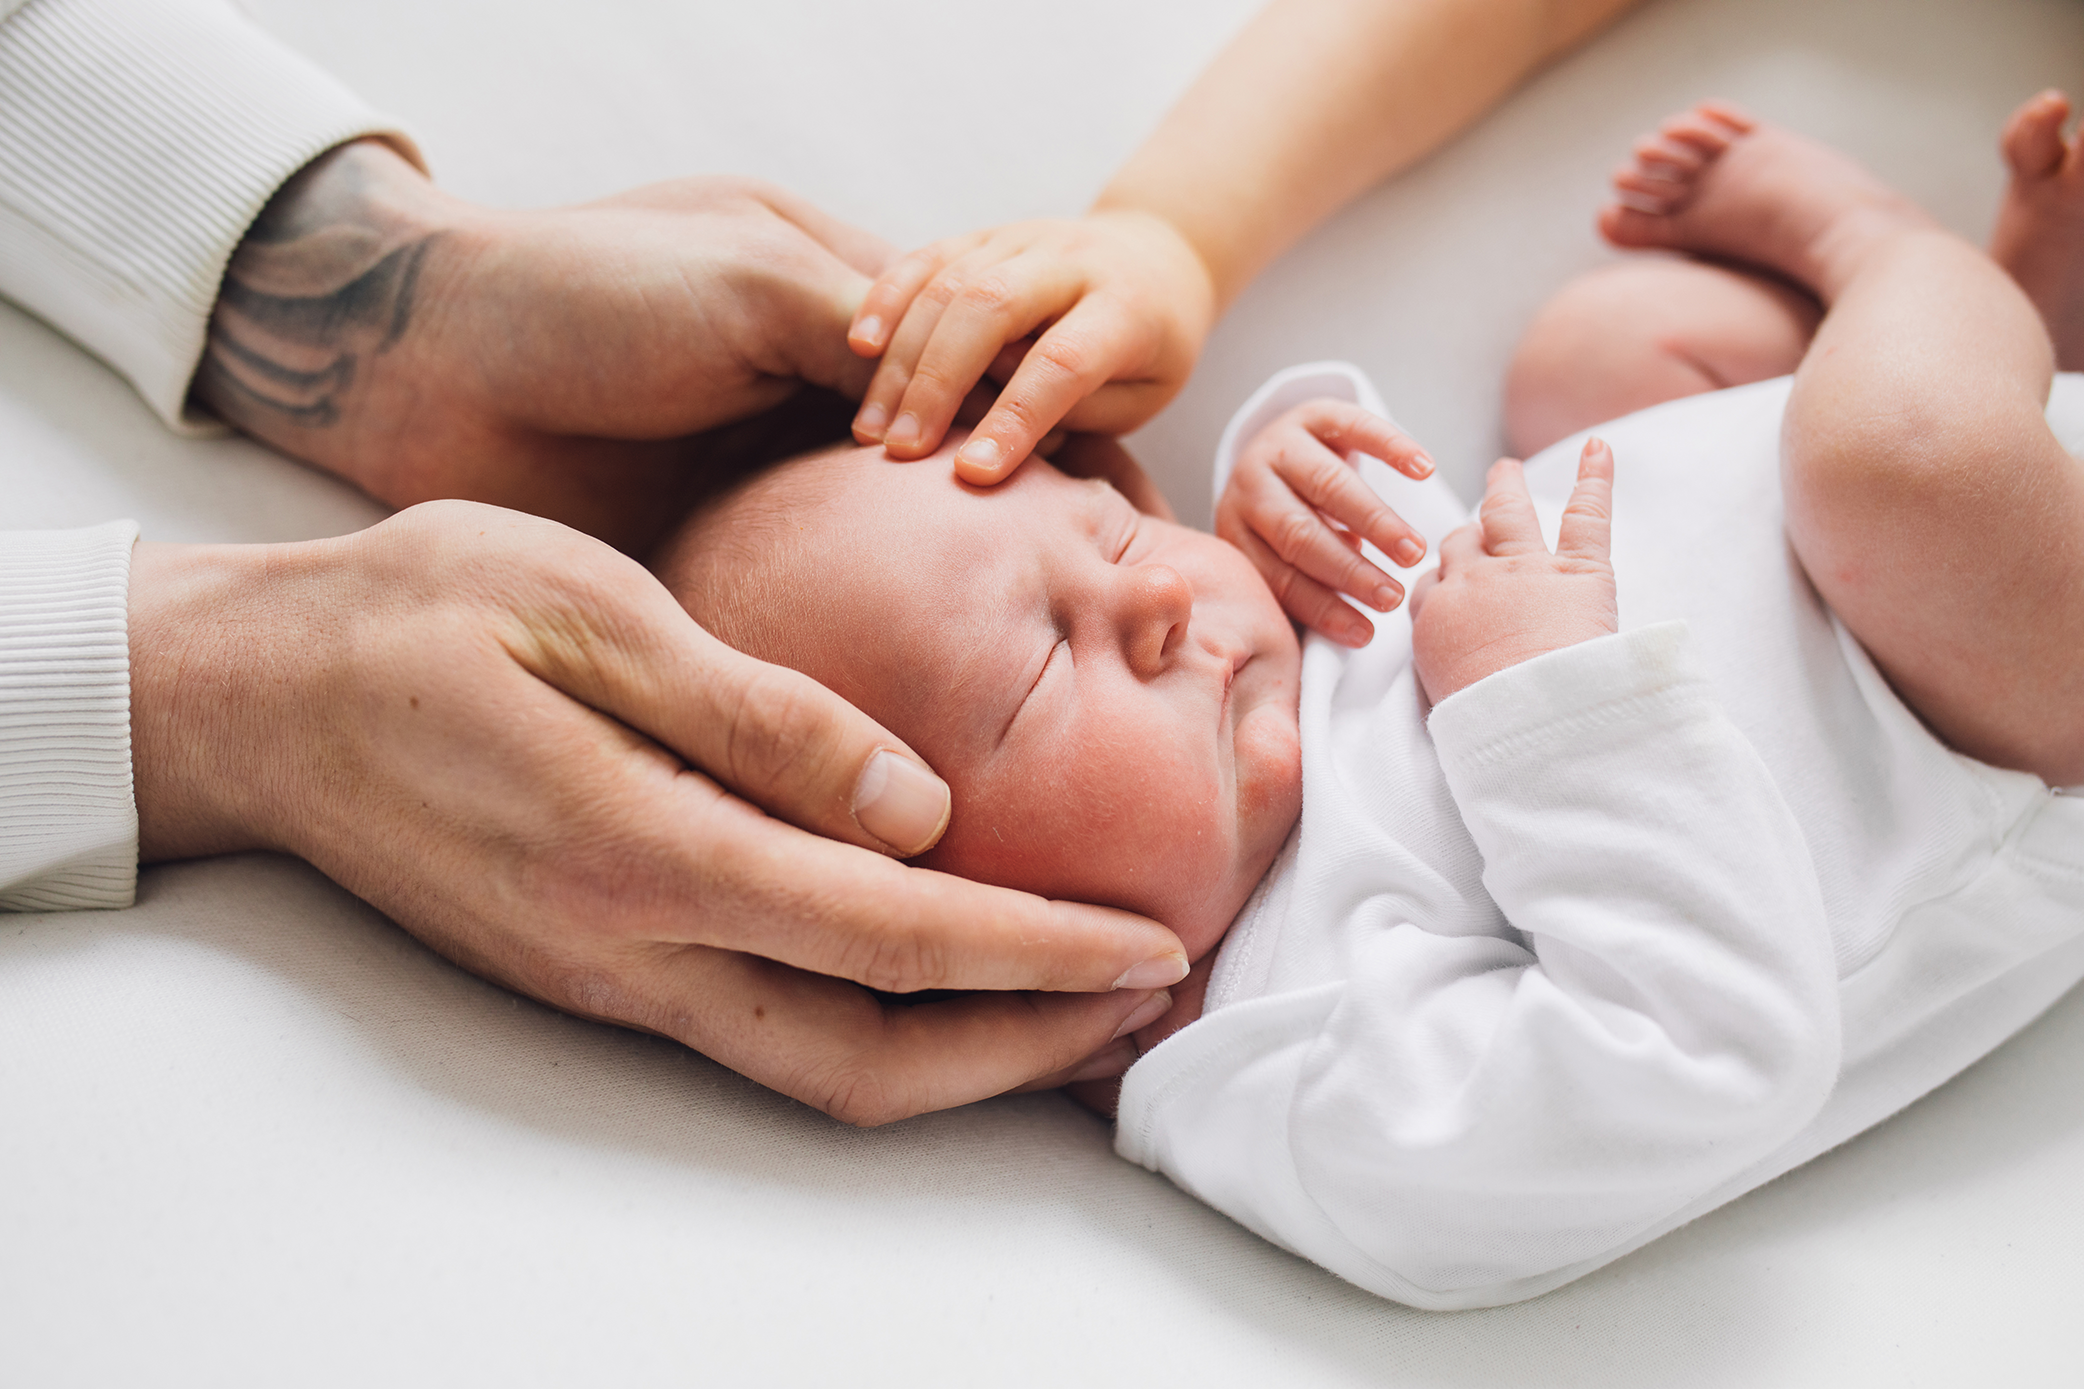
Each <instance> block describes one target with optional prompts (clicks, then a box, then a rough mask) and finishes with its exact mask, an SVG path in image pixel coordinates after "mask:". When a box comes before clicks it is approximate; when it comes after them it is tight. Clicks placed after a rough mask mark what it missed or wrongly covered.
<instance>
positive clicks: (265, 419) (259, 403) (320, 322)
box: [195, 145, 441, 434]
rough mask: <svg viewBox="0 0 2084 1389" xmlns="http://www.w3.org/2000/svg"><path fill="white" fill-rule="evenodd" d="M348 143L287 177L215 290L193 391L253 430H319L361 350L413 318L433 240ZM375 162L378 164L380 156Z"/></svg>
mask: <svg viewBox="0 0 2084 1389" xmlns="http://www.w3.org/2000/svg"><path fill="white" fill-rule="evenodd" d="M380 158H381V156H376V155H373V154H371V153H370V152H368V151H364V150H359V149H358V148H357V147H355V146H352V145H350V146H346V147H344V148H342V149H339V150H335V151H333V152H332V153H331V154H328V155H326V156H324V157H323V158H321V159H319V160H317V161H315V162H314V163H313V164H312V165H311V166H310V167H309V168H307V169H306V170H305V171H304V172H302V173H300V174H299V175H298V176H297V177H296V178H294V179H292V180H291V181H290V182H289V183H288V184H286V185H285V186H284V187H283V188H282V190H281V191H280V192H279V193H277V194H276V195H275V197H274V199H273V200H271V201H270V202H269V204H268V206H267V207H266V208H264V209H262V211H261V215H260V216H259V217H258V218H257V219H255V221H254V224H253V226H252V228H251V229H250V230H249V231H248V232H247V234H246V238H245V240H244V241H242V242H241V243H240V245H239V250H238V252H237V254H235V255H234V256H233V257H232V262H231V265H230V266H229V267H228V268H227V270H226V272H225V277H224V283H223V285H222V287H221V288H220V289H219V291H218V297H217V307H216V310H215V312H213V313H212V315H211V317H210V329H209V337H208V340H207V342H206V344H205V347H204V352H203V360H202V364H201V366H200V368H199V370H198V371H197V373H196V380H195V393H196V395H197V396H198V397H199V398H200V399H201V400H202V401H203V402H204V403H205V404H207V405H209V406H210V407H211V408H212V409H214V410H216V411H217V412H218V413H219V414H220V415H222V416H224V417H225V418H226V419H228V420H230V421H232V422H233V423H235V424H238V425H241V426H242V427H245V428H247V429H249V430H251V431H253V432H256V433H262V434H266V433H267V432H268V428H267V426H268V425H269V424H270V423H271V422H272V423H274V424H276V425H283V424H287V425H292V426H295V427H297V428H302V429H325V428H329V427H331V426H332V425H335V424H337V423H339V420H340V415H341V402H342V399H343V398H344V397H345V395H346V394H347V392H348V390H349V388H350V387H352V386H353V385H354V383H355V379H356V376H357V375H358V367H359V365H360V362H361V359H362V358H363V357H365V356H378V355H381V354H382V353H384V352H387V351H389V350H390V349H391V348H392V347H394V346H396V345H397V344H398V342H399V341H401V340H402V339H403V338H404V337H405V335H406V333H407V331H408V330H409V329H410V327H411V326H412V318H413V306H414V296H415V292H416V291H417V289H418V287H419V279H420V271H421V267H422V266H423V264H424V263H425V261H426V258H427V253H428V251H429V250H430V249H431V248H432V247H433V246H434V245H435V243H436V242H438V241H439V240H440V239H441V233H440V232H430V231H426V230H425V229H424V227H423V225H422V224H418V223H415V222H413V221H411V220H410V219H409V218H407V217H406V216H405V215H404V214H403V213H401V212H400V210H399V209H398V208H397V206H396V205H395V203H394V202H393V201H392V200H389V199H386V198H385V197H383V196H382V193H383V190H382V189H381V188H380V187H377V186H376V184H377V181H378V177H379V176H378V175H374V174H373V173H372V161H373V160H378V159H380ZM375 167H376V168H379V169H380V168H381V167H382V165H381V164H378V165H376V166H375Z"/></svg>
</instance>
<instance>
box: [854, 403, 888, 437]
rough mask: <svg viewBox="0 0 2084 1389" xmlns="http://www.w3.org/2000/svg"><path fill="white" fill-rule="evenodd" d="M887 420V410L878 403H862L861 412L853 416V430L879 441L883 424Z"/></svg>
mask: <svg viewBox="0 0 2084 1389" xmlns="http://www.w3.org/2000/svg"><path fill="white" fill-rule="evenodd" d="M889 422H890V412H889V411H888V410H885V409H884V408H883V407H882V406H880V405H864V406H862V407H861V413H860V414H858V415H856V416H854V432H855V433H856V434H865V435H867V436H868V437H869V438H871V439H875V440H879V441H880V440H881V439H882V437H883V426H884V425H886V424H888V423H889Z"/></svg>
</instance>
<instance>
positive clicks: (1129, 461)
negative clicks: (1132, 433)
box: [1036, 434, 1179, 521]
mask: <svg viewBox="0 0 2084 1389" xmlns="http://www.w3.org/2000/svg"><path fill="white" fill-rule="evenodd" d="M1042 442H1043V444H1044V446H1045V447H1044V448H1041V449H1037V450H1036V452H1037V453H1041V454H1043V455H1044V456H1045V457H1047V458H1048V459H1049V461H1050V462H1051V463H1054V464H1055V465H1056V467H1057V471H1058V472H1061V473H1065V474H1068V475H1069V476H1071V477H1097V478H1105V479H1106V480H1107V481H1108V482H1110V483H1112V484H1113V485H1114V490H1115V491H1117V492H1119V493H1121V494H1122V495H1123V496H1124V497H1127V498H1128V499H1129V504H1130V505H1131V506H1133V507H1135V508H1136V509H1137V510H1138V511H1140V512H1142V513H1143V514H1144V515H1146V516H1155V517H1157V518H1158V519H1159V520H1161V521H1177V520H1178V519H1179V518H1178V517H1177V516H1174V515H1173V514H1172V504H1171V503H1169V502H1167V501H1166V500H1165V494H1164V493H1163V492H1160V491H1159V490H1158V485H1157V484H1156V483H1155V482H1152V481H1151V479H1150V474H1148V473H1146V472H1144V471H1143V469H1142V467H1141V466H1139V465H1138V463H1137V462H1136V460H1135V459H1134V458H1131V457H1130V456H1129V451H1128V450H1127V449H1125V448H1123V447H1122V441H1121V440H1119V439H1117V438H1115V437H1114V436H1113V435H1112V434H1066V435H1065V436H1064V439H1063V442H1062V443H1061V444H1059V445H1057V447H1056V450H1055V452H1053V453H1051V452H1049V451H1048V449H1047V445H1048V443H1049V441H1048V440H1047V439H1045V440H1043V441H1042Z"/></svg>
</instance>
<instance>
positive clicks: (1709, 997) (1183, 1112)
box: [1119, 624, 1839, 1307]
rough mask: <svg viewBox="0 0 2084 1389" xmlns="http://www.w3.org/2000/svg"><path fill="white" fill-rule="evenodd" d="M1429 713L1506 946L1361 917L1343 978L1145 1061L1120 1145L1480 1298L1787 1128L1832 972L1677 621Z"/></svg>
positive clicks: (1819, 1071) (1225, 1014)
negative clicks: (1505, 926)
mask: <svg viewBox="0 0 2084 1389" xmlns="http://www.w3.org/2000/svg"><path fill="white" fill-rule="evenodd" d="M1430 730H1431V733H1432V737H1433V740H1434V744H1435V747H1436V749H1437V751H1438V754H1439V757H1440V760H1441V764H1442V767H1443V769H1444V771H1445V774H1446V777H1447V780H1448V784H1449V787H1450V789H1451V790H1452V793H1453V795H1454V799H1455V801H1456V803H1457V804H1458V805H1459V806H1460V808H1461V811H1462V815H1463V819H1464V822H1465V823H1466V825H1467V827H1468V829H1469V832H1470V834H1471V836H1472V837H1473V838H1474V840H1475V841H1476V844H1477V847H1478V848H1479V849H1480V850H1481V852H1482V856H1483V862H1484V865H1485V867H1484V877H1483V881H1484V886H1485V888H1486V889H1487V890H1488V892H1489V893H1490V895H1491V897H1492V898H1493V899H1494V900H1495V901H1496V903H1497V904H1498V907H1499V908H1500V909H1501V910H1502V911H1503V912H1504V914H1505V916H1506V917H1507V919H1508V920H1509V921H1510V923H1511V925H1512V926H1513V927H1514V928H1515V929H1516V931H1517V932H1518V933H1519V934H1518V939H1514V938H1512V936H1511V935H1510V934H1507V935H1504V936H1501V935H1493V934H1475V935H1469V934H1451V933H1448V932H1445V931H1432V930H1427V929H1424V928H1423V927H1422V926H1420V925H1418V924H1414V923H1413V922H1411V921H1409V920H1399V919H1398V918H1397V917H1395V916H1394V915H1390V914H1387V912H1385V913H1384V914H1382V915H1381V916H1380V917H1379V919H1373V920H1366V921H1354V922H1349V923H1347V924H1346V925H1345V926H1344V927H1342V928H1341V929H1346V930H1348V932H1349V936H1350V941H1349V952H1348V954H1347V956H1346V959H1347V966H1346V970H1345V972H1346V977H1345V978H1344V979H1342V980H1339V981H1336V982H1332V983H1327V984H1324V985H1320V986H1317V987H1314V988H1310V989H1307V990H1304V991H1301V992H1291V993H1286V994H1276V995H1272V996H1268V997H1263V998H1258V999H1253V1000H1250V1001H1247V1002H1243V1003H1238V1004H1234V1005H1232V1006H1230V1007H1228V1008H1225V1009H1223V1010H1221V1011H1220V1012H1218V1013H1215V1014H1212V1015H1211V1016H1210V1017H1208V1018H1206V1019H1204V1020H1203V1021H1202V1022H1200V1023H1196V1024H1195V1025H1193V1026H1191V1027H1189V1028H1187V1029H1185V1030H1184V1031H1182V1032H1180V1033H1179V1034H1177V1036H1175V1037H1174V1038H1173V1039H1171V1040H1170V1041H1168V1042H1166V1043H1165V1044H1164V1045H1163V1046H1161V1047H1159V1048H1157V1049H1156V1050H1155V1051H1153V1052H1152V1054H1151V1056H1150V1057H1147V1058H1145V1061H1144V1063H1142V1064H1139V1066H1138V1067H1137V1068H1135V1069H1134V1070H1132V1071H1131V1072H1130V1074H1129V1078H1128V1081H1127V1083H1126V1084H1125V1086H1124V1092H1123V1103H1122V1114H1123V1130H1122V1133H1121V1136H1120V1139H1119V1146H1120V1148H1121V1151H1122V1152H1123V1153H1124V1155H1125V1156H1128V1157H1131V1158H1132V1159H1134V1160H1137V1161H1141V1162H1143V1163H1145V1164H1146V1165H1148V1166H1152V1167H1156V1168H1159V1169H1160V1170H1163V1171H1165V1172H1167V1173H1168V1174H1169V1175H1172V1176H1173V1177H1174V1178H1175V1179H1176V1180H1178V1181H1180V1183H1181V1184H1182V1185H1183V1186H1185V1187H1187V1188H1188V1189H1189V1190H1190V1191H1193V1192H1195V1193H1196V1194H1197V1195H1200V1196H1202V1197H1203V1198H1204V1199H1207V1200H1209V1201H1210V1202H1211V1203H1212V1204H1215V1205H1217V1206H1219V1207H1220V1208H1222V1209H1224V1210H1225V1211H1227V1212H1229V1213H1230V1214H1232V1215H1233V1216H1235V1217H1237V1218H1238V1219H1239V1220H1241V1221H1242V1222H1243V1223H1245V1224H1246V1225H1249V1226H1251V1227H1252V1228H1253V1229H1255V1230H1258V1231H1259V1232H1260V1233H1261V1234H1264V1235H1266V1236H1268V1237H1269V1238H1271V1239H1274V1240H1275V1241H1277V1242H1278V1243H1281V1244H1283V1245H1285V1246H1287V1247H1289V1248H1290V1249H1293V1250H1295V1251H1296V1252H1298V1253H1301V1254H1304V1255H1306V1256H1307V1257H1309V1258H1312V1259H1314V1260H1316V1261H1317V1262H1319V1263H1322V1264H1324V1265H1325V1266H1326V1267H1328V1268H1331V1269H1332V1270H1334V1271H1335V1272H1338V1273H1340V1274H1342V1275H1343V1276H1345V1277H1347V1278H1349V1279H1351V1280H1352V1281H1354V1282H1356V1283H1359V1284H1361V1285H1362V1286H1364V1287H1367V1288H1370V1289H1372V1290H1373V1291H1375V1292H1378V1293H1381V1294H1383V1295H1385V1296H1388V1297H1392V1298H1395V1299H1397V1300H1398V1301H1402V1302H1408V1303H1412V1304H1414V1305H1418V1306H1426V1307H1467V1306H1482V1305H1490V1304H1495V1303H1500V1302H1508V1301H1514V1300H1517V1299H1519V1298H1523V1297H1531V1296H1534V1295H1535V1294H1537V1293H1540V1292H1544V1291H1547V1290H1548V1289H1549V1288H1552V1287H1555V1286H1557V1285H1559V1284H1561V1283H1563V1282H1567V1281H1568V1280H1569V1279H1571V1278H1573V1277H1576V1276H1578V1275H1580V1274H1582V1273H1585V1272H1588V1271H1589V1270H1590V1269H1592V1268H1594V1267H1597V1266H1598V1265H1599V1264H1601V1263H1604V1262H1606V1261H1607V1260H1608V1259H1610V1258H1613V1257H1615V1256H1616V1255H1618V1254H1620V1253H1622V1252H1625V1250H1626V1249H1628V1248H1630V1247H1632V1245H1633V1244H1635V1243H1639V1242H1640V1240H1641V1239H1642V1238H1646V1237H1647V1234H1646V1232H1648V1233H1655V1231H1656V1228H1657V1227H1658V1225H1659V1222H1660V1221H1668V1220H1669V1219H1670V1218H1671V1217H1673V1216H1674V1214H1675V1213H1677V1212H1679V1211H1680V1210H1682V1209H1683V1208H1684V1207H1685V1206H1687V1204H1688V1203H1689V1202H1691V1201H1692V1200H1694V1199H1695V1198H1697V1197H1699V1196H1701V1195H1702V1194H1704V1193H1706V1192H1709V1191H1711V1190H1713V1189H1715V1188H1717V1187H1718V1186H1720V1185H1721V1184H1723V1183H1724V1182H1726V1181H1727V1180H1729V1179H1730V1178H1732V1177H1733V1176H1735V1175H1736V1174H1738V1173H1741V1172H1742V1171H1743V1170H1744V1169H1745V1168H1747V1167H1748V1166H1750V1165H1751V1164H1752V1163H1754V1162H1755V1161H1757V1160H1758V1159H1759V1158H1761V1157H1763V1156H1764V1155H1766V1154H1768V1153H1770V1152H1771V1151H1772V1150H1773V1149H1775V1148H1777V1147H1778V1146H1779V1145H1780V1144H1782V1143H1783V1142H1785V1141H1786V1140H1787V1139H1788V1138H1789V1137H1790V1136H1792V1135H1793V1134H1794V1133H1796V1132H1797V1131H1798V1130H1800V1129H1801V1128H1802V1126H1803V1125H1804V1124H1805V1123H1806V1122H1807V1121H1808V1120H1809V1119H1810V1118H1811V1117H1812V1116H1813V1115H1814V1114H1815V1113H1816V1112H1817V1110H1818V1109H1819V1108H1820V1107H1821V1106H1822V1104H1823V1103H1824V1101H1825V1099H1826V1098H1827V1097H1828V1095H1829V1093H1830V1090H1831V1087H1832V1085H1833V1083H1834V1081H1835V1078H1836V1076H1837V1073H1838V1065H1839V1023H1838V995H1837V989H1836V972H1835V966H1834V962H1833V958H1832V953H1831V946H1830V935H1829V932H1828V929H1827V926H1826V922H1825V918H1824V909H1823V903H1822V899H1821V893H1820V890H1819V888H1818V886H1817V883H1816V877H1815V872H1814V869H1813V867H1812V866H1811V864H1810V861H1809V856H1808V851H1807V847H1806V845H1805V843H1804V841H1803V839H1802V836H1801V833H1800V830H1799V828H1798V826H1797V825H1796V822H1795V820H1794V818H1793V816H1792V814H1791V813H1790V812H1789V810H1788V809H1787V807H1786V805H1785V803H1784V801H1783V800H1782V798H1781V796H1780V793H1779V791H1778V789H1777V787H1776V786H1775V785H1774V783H1773V781H1772V779H1771V777H1770V775H1769V774H1768V772H1767V770H1766V768H1765V766H1764V764H1763V763H1762V762H1761V761H1760V760H1759V758H1758V756H1757V754H1756V752H1755V751H1754V750H1753V749H1752V748H1751V746H1750V744H1749V743H1748V741H1747V740H1746V739H1745V738H1744V736H1743V734H1742V733H1741V732H1740V731H1739V730H1738V729H1737V728H1736V726H1735V725H1734V724H1732V723H1731V722H1730V721H1729V719H1728V718H1727V716H1726V715H1724V714H1723V713H1722V711H1721V708H1720V706H1719V704H1718V703H1717V701H1716V699H1715V697H1714V694H1713V692H1712V690H1711V688H1710V687H1709V685H1708V684H1707V682H1706V681H1705V680H1704V679H1703V678H1702V677H1701V676H1699V675H1698V674H1697V673H1696V672H1695V670H1694V669H1693V667H1692V664H1691V661H1690V660H1689V658H1688V655H1687V646H1686V637H1685V629H1684V627H1683V625H1682V624H1664V625H1661V626H1658V627H1651V628H1646V629H1643V630H1640V631H1636V632H1631V633H1628V634H1626V635H1624V636H1617V637H1610V638H1605V639H1602V640H1600V641H1596V642H1590V643H1586V644H1584V645H1581V646H1576V647H1572V648H1569V649H1567V650H1564V651H1558V652H1553V653H1551V654H1549V655H1547V656H1544V657H1541V658H1539V659H1538V660H1534V661H1530V662H1527V663H1526V664H1524V665H1521V666H1517V667H1514V668H1512V669H1510V670H1507V671H1502V672H1500V673H1499V674H1497V675H1494V676H1492V677H1490V678H1489V679H1487V680H1484V681H1482V682H1480V683H1478V684H1477V685H1474V686H1471V687H1470V688H1469V689H1467V690H1464V691H1462V692H1461V693H1459V694H1457V695H1455V696H1453V697H1452V698H1450V699H1448V700H1446V701H1444V702H1443V703H1442V704H1440V706H1439V707H1438V708H1436V709H1435V710H1434V711H1433V714H1432V717H1431V722H1430ZM1197 1032H1200V1033H1201V1034H1202V1035H1201V1037H1200V1038H1199V1039H1197V1038H1196V1034H1197ZM1181 1043H1186V1044H1187V1045H1186V1046H1185V1047H1184V1048H1182V1049H1181V1050H1180V1051H1179V1052H1178V1053H1177V1054H1176V1055H1175V1056H1173V1057H1171V1058H1167V1056H1166V1054H1167V1051H1168V1049H1171V1048H1175V1047H1179V1046H1180V1044H1181ZM1161 1060H1162V1061H1163V1064H1161V1065H1159V1066H1156V1067H1151V1066H1150V1064H1149V1063H1151V1062H1153V1061H1161Z"/></svg>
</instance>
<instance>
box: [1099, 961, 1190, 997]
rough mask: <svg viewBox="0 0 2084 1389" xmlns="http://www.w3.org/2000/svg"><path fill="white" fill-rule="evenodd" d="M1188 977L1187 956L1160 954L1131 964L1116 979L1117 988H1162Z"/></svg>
mask: <svg viewBox="0 0 2084 1389" xmlns="http://www.w3.org/2000/svg"><path fill="white" fill-rule="evenodd" d="M1186 977H1187V957H1186V956H1184V955H1180V954H1172V955H1159V956H1156V957H1155V958H1153V959H1149V960H1145V961H1144V962H1143V963H1142V964H1140V965H1131V966H1130V967H1129V968H1128V969H1126V970H1124V971H1122V977H1121V978H1119V979H1117V980H1115V981H1114V986H1115V987H1116V988H1117V989H1162V988H1164V987H1165V986H1166V985H1167V984H1177V983H1178V982H1179V981H1180V980H1182V979H1184V978H1186Z"/></svg>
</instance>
